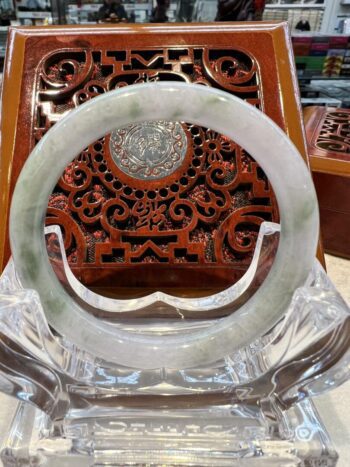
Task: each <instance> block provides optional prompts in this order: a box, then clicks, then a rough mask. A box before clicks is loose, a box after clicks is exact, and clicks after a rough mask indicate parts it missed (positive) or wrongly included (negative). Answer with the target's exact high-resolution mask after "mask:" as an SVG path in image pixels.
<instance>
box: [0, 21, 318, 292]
mask: <svg viewBox="0 0 350 467" xmlns="http://www.w3.org/2000/svg"><path fill="white" fill-rule="evenodd" d="M10 37H11V39H10V41H9V48H8V54H7V57H8V58H7V61H6V63H7V64H6V70H5V80H4V81H5V84H4V92H5V90H6V93H7V96H8V99H10V100H11V102H12V104H10V102H7V101H5V102H4V103H3V109H2V115H3V116H4V115H6V119H4V118H3V120H2V130H1V131H2V139H3V140H5V141H6V145H5V146H4V145H2V148H1V150H2V153H3V154H4V155H5V156H4V155H3V154H1V166H0V176H1V177H2V186H3V187H4V190H3V196H2V199H1V209H2V212H3V213H4V219H5V220H6V225H7V221H8V219H7V217H8V206H9V201H10V199H11V193H12V191H13V188H14V185H15V181H16V179H17V177H18V174H19V172H20V170H21V168H22V166H23V163H24V161H25V160H26V158H27V156H28V154H29V153H30V151H31V150H32V149H33V147H34V146H35V144H36V143H37V142H38V141H39V140H40V139H41V137H42V136H43V135H44V134H45V132H46V131H47V130H48V129H49V128H50V126H52V125H53V124H54V123H55V122H56V121H58V120H59V119H61V118H62V117H63V116H64V115H65V114H66V113H67V112H69V110H70V109H72V108H74V107H76V106H79V105H80V104H81V103H83V102H85V101H86V100H89V99H92V98H94V96H96V95H99V94H101V93H104V92H106V91H108V90H112V89H115V88H118V87H121V86H125V85H129V84H135V83H138V82H146V81H162V80H180V81H185V82H193V83H197V84H199V85H207V86H214V87H217V88H219V89H223V90H225V91H227V92H230V93H233V94H235V95H237V96H240V97H241V98H243V99H246V100H247V101H248V102H250V103H252V104H253V105H256V106H257V107H259V108H260V109H261V110H263V111H264V112H265V113H266V114H267V115H269V116H270V117H271V118H272V119H273V120H274V121H275V122H276V123H277V124H278V125H279V126H280V127H281V128H282V129H284V130H285V131H286V132H287V134H288V135H289V136H290V138H291V139H292V140H293V142H294V143H295V144H296V146H297V147H298V149H299V151H300V152H301V154H302V155H303V157H304V158H305V160H307V159H306V149H305V140H304V136H303V131H302V126H301V113H300V107H299V100H298V91H297V84H296V79H295V75H294V74H293V72H292V71H293V69H294V63H293V58H292V56H291V54H290V50H291V47H290V43H289V38H288V34H287V29H286V25H284V24H282V25H276V24H268V23H264V24H261V23H257V24H249V25H247V24H246V23H245V24H239V23H235V24H225V25H218V24H201V25H183V24H181V25H176V24H174V25H167V28H166V29H165V28H164V27H163V26H161V25H122V26H93V27H91V26H89V27H81V26H79V27H66V26H65V27H57V26H54V27H38V28H18V29H12V31H11V35H10ZM267 58H268V59H267ZM22 64H23V68H22ZM291 70H292V71H291ZM12 96H13V98H14V99H15V96H17V101H16V99H15V100H14V102H17V107H16V106H13V98H12ZM10 108H12V109H13V110H8V109H10ZM190 123H191V122H183V123H182V126H183V129H184V132H185V133H186V137H187V140H188V150H187V154H186V158H185V162H184V164H183V165H182V166H181V167H180V169H181V170H180V169H179V170H178V171H177V172H175V173H173V174H172V175H170V176H169V177H165V178H163V179H161V180H158V181H146V182H145V181H144V180H138V179H135V178H132V177H129V176H127V175H126V174H125V173H122V172H121V171H120V170H118V167H117V166H116V164H115V163H114V162H113V159H112V157H111V151H110V145H109V138H110V137H109V136H108V135H107V136H106V138H104V139H103V140H101V141H98V142H96V143H94V144H93V145H91V146H90V147H89V148H87V149H86V151H84V152H83V153H81V154H80V155H78V156H77V159H76V160H75V162H74V163H73V164H71V165H70V166H68V167H67V169H66V170H65V172H64V174H62V178H61V179H60V180H58V184H57V187H56V189H55V190H54V193H53V194H52V196H51V197H50V199H49V200H48V220H47V222H48V223H49V224H52V223H58V224H60V225H61V226H62V227H63V229H64V232H65V242H66V251H67V255H68V258H69V261H70V265H71V268H72V270H73V271H74V273H75V274H76V276H77V277H78V278H79V279H80V280H81V281H82V282H83V283H85V284H86V285H88V286H90V287H93V288H101V289H103V290H104V291H105V293H107V294H108V293H111V294H112V295H113V288H115V289H117V288H118V292H117V294H118V295H120V296H123V295H124V296H129V294H130V293H132V294H133V295H134V296H135V295H137V294H138V293H141V294H143V293H144V292H145V291H146V290H147V292H149V291H152V290H154V288H161V289H162V290H164V291H165V290H168V291H169V290H170V289H173V288H174V287H175V288H177V289H178V290H179V291H180V289H181V292H179V293H181V294H186V292H185V291H184V290H183V289H184V281H185V283H186V287H185V289H186V288H187V293H189V294H191V293H192V292H193V288H202V287H203V291H202V293H205V291H204V290H205V289H206V288H207V287H208V282H210V284H211V287H212V288H213V289H214V290H217V289H222V288H225V287H227V286H228V285H230V284H232V282H234V281H236V280H238V279H239V278H240V277H241V276H242V275H243V274H244V272H245V271H246V269H247V267H248V265H249V262H250V260H251V256H252V252H253V249H254V245H255V239H256V233H257V230H258V228H259V225H260V223H261V222H262V221H263V220H264V219H266V220H273V221H278V210H277V206H276V203H275V199H274V195H273V192H272V190H271V187H270V186H269V184H268V182H267V181H266V178H265V176H264V174H263V173H262V171H261V169H259V167H258V166H257V164H256V163H255V162H254V161H252V160H251V158H250V157H249V155H248V154H247V153H246V152H245V151H244V150H243V149H242V148H240V147H239V146H237V145H236V144H235V143H234V142H233V141H229V140H227V139H226V138H225V137H224V136H222V135H218V134H216V133H214V132H212V131H211V130H210V129H203V128H198V127H194V126H193V125H190ZM5 152H6V154H5ZM208 169H210V170H211V171H212V174H213V177H212V181H211V182H208V177H206V173H207V172H208ZM223 180H224V182H223ZM184 199H186V201H188V202H189V204H190V208H189V211H188V212H185V216H184V217H183V219H182V220H181V221H180V220H179V217H178V216H177V215H176V209H180V208H181V206H180V204H181V202H182V200H184ZM176 203H177V204H176ZM113 205H114V208H115V209H114V211H113V210H111V209H112V207H113ZM176 206H178V208H176ZM107 208H109V210H108V209H107ZM116 210H117V211H118V210H119V212H120V210H124V211H123V212H124V213H125V215H124V218H123V219H122V220H120V218H118V216H115V215H114V214H113V213H115V212H116ZM191 211H192V212H193V213H194V216H193V217H194V218H195V219H196V222H195V223H190V222H189V218H190V217H191ZM190 224H191V225H190ZM229 231H232V232H233V235H231V236H230V238H229V236H228V232H229ZM216 232H220V234H216ZM213 233H214V234H213ZM1 235H2V237H0V255H1V257H0V260H1V261H2V267H3V266H4V265H5V264H6V261H7V259H8V257H9V254H10V250H9V244H8V235H7V228H5V229H2V232H1ZM216 239H218V240H216ZM55 248H56V247H55V244H54V243H52V244H51V245H50V251H51V253H52V257H53V258H54V257H55ZM321 257H322V255H321ZM140 270H142V276H141V277H142V281H140V276H139V274H138V273H136V274H135V272H136V271H140ZM170 272H171V274H170ZM121 273H122V274H121ZM203 277H206V281H205V283H204V281H203ZM116 284H118V285H116ZM106 288H107V289H108V290H106ZM130 288H131V290H134V292H130ZM198 293H199V294H201V292H198Z"/></svg>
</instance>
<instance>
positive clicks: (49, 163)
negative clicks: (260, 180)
mask: <svg viewBox="0 0 350 467" xmlns="http://www.w3.org/2000/svg"><path fill="white" fill-rule="evenodd" d="M156 120H167V121H186V122H189V123H194V124H197V125H201V126H204V127H209V128H211V129H213V130H214V131H217V132H219V133H222V134H224V135H226V136H228V137H230V138H232V139H233V140H235V141H236V142H237V143H238V144H239V145H240V146H243V147H244V148H245V149H246V150H247V151H248V152H249V153H250V154H251V155H252V156H253V157H254V158H255V159H256V160H257V161H258V162H259V163H260V165H261V167H262V168H263V169H264V171H265V173H266V175H267V176H268V178H269V180H270V182H271V184H272V186H273V188H274V191H275V194H276V197H277V201H278V205H279V209H280V212H281V237H280V243H279V248H278V251H277V254H276V258H275V261H274V264H273V267H272V269H271V271H270V273H269V275H268V277H267V278H266V280H265V281H264V283H263V285H262V286H261V287H260V289H259V290H258V291H257V292H256V294H255V295H254V296H253V297H252V298H251V299H250V300H248V301H247V303H245V304H244V305H243V306H242V307H241V308H240V309H239V310H237V311H235V313H233V314H232V315H230V316H228V317H226V318H224V319H222V320H220V321H219V322H218V323H215V325H213V326H211V327H209V328H206V329H201V330H197V331H193V332H191V333H186V334H184V335H173V336H161V335H159V336H154V335H153V336H149V335H146V334H144V335H142V334H139V333H137V334H135V333H131V332H125V331H124V332H123V331H121V330H118V329H115V328H113V326H112V325H110V324H108V323H106V322H103V321H102V320H99V319H98V318H95V317H93V316H91V315H90V314H88V313H87V312H86V311H85V310H84V309H83V308H82V307H81V306H80V305H79V304H78V303H76V302H74V301H73V300H72V299H71V297H70V296H69V295H68V294H67V293H66V292H65V291H64V289H63V287H62V286H61V284H60V283H59V281H58V279H57V277H56V276H55V274H54V272H53V270H52V268H51V266H50V263H49V260H48V256H47V251H46V246H45V243H44V217H45V213H46V208H47V200H48V197H49V195H50V193H51V192H52V190H53V188H54V186H55V184H56V182H57V180H58V178H59V177H60V175H61V174H62V172H63V170H64V168H65V166H66V165H67V164H68V163H69V162H70V161H71V160H72V159H73V158H74V157H75V156H76V155H77V154H78V153H79V152H80V151H81V150H82V149H83V148H85V147H86V146H88V145H89V144H91V143H92V142H93V141H95V140H97V139H98V138H101V137H102V136H104V135H105V134H107V133H110V132H111V131H113V130H114V129H115V128H118V127H122V126H126V125H128V124H130V123H133V122H134V123H136V122H143V121H156ZM317 238H318V210H317V201H316V195H315V191H314V188H313V184H312V181H311V176H310V174H309V172H308V170H307V168H306V165H305V163H304V161H303V160H302V158H301V156H300V154H299V153H298V151H297V150H296V148H295V147H294V146H293V144H292V143H291V142H290V140H289V139H288V138H287V137H286V135H285V134H284V133H283V132H282V131H281V130H280V128H278V127H277V126H276V125H275V124H274V123H273V122H272V121H271V120H270V119H269V118H267V117H266V116H265V115H263V114H262V113H261V112H260V111H258V110H257V109H256V108H254V107H253V106H251V105H249V104H247V103H245V102H244V101H242V100H241V99H238V98H236V97H234V96H231V95H229V94H227V93H224V92H222V91H218V90H215V89H212V88H207V87H204V86H198V85H190V84H183V83H181V84H180V83H173V82H169V83H167V82H163V83H152V84H142V85H141V84H138V85H135V86H129V87H126V88H123V89H119V90H116V91H112V92H110V93H106V94H104V95H102V96H100V97H96V98H95V99H93V100H92V101H90V102H87V103H86V104H84V105H82V106H80V107H79V108H77V109H76V110H74V111H72V112H71V113H70V114H69V115H68V116H67V117H65V118H64V119H62V120H61V121H60V122H58V123H56V125H55V126H54V127H53V128H52V129H51V130H50V131H49V132H48V133H47V134H46V135H45V136H44V138H43V139H42V140H41V141H40V142H39V144H38V145H37V146H36V147H35V149H34V151H33V152H32V154H31V155H30V157H29V158H28V160H27V162H26V164H25V166H24V168H23V170H22V172H21V174H20V177H19V179H18V182H17V185H16V188H15V192H14V195H13V199H12V205H11V214H10V239H11V247H12V254H13V258H14V262H15V265H16V268H17V271H18V274H19V277H20V279H21V282H22V284H23V286H24V287H26V288H33V289H36V290H37V291H38V293H39V295H40V298H41V301H42V304H43V308H44V310H45V313H46V315H47V318H48V321H49V323H50V324H51V325H52V327H53V328H54V329H55V330H56V331H58V332H59V333H60V334H62V335H63V336H65V337H67V338H68V339H69V340H71V341H72V342H75V343H76V344H77V345H78V346H80V347H81V348H83V349H86V350H87V351H89V352H91V353H92V354H94V355H96V356H98V357H100V358H104V359H106V360H108V361H111V362H115V363H118V364H121V365H125V366H129V367H134V368H144V369H147V368H159V367H168V368H189V367H194V366H197V365H201V364H208V363H211V362H214V361H216V360H218V359H220V358H222V357H223V356H225V355H227V354H230V353H232V352H233V351H235V350H237V349H238V348H239V347H241V346H244V345H247V344H249V343H250V342H251V341H253V340H254V339H255V338H257V337H258V336H260V335H261V334H263V333H264V332H266V331H268V330H269V329H270V328H271V327H272V326H273V325H274V324H275V323H276V322H277V321H278V320H279V319H280V318H281V316H282V315H283V313H284V311H285V310H286V308H287V306H288V304H289V302H290V300H291V298H292V294H293V292H294V290H295V289H296V288H297V287H299V286H300V285H302V284H303V283H304V281H305V279H306V277H307V275H308V273H309V271H310V270H311V266H312V262H313V259H314V255H315V251H316V245H317Z"/></svg>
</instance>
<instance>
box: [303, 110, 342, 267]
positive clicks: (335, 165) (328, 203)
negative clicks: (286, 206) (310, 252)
mask: <svg viewBox="0 0 350 467" xmlns="http://www.w3.org/2000/svg"><path fill="white" fill-rule="evenodd" d="M304 118H305V130H306V136H307V144H308V152H309V156H310V165H311V168H312V171H313V178H314V182H315V187H316V190H317V196H318V201H319V205H320V215H321V232H322V237H323V245H324V248H325V251H326V252H328V253H331V254H335V255H338V256H343V257H346V258H350V203H349V200H350V110H349V109H338V108H329V107H328V108H327V107H307V108H306V109H305V111H304Z"/></svg>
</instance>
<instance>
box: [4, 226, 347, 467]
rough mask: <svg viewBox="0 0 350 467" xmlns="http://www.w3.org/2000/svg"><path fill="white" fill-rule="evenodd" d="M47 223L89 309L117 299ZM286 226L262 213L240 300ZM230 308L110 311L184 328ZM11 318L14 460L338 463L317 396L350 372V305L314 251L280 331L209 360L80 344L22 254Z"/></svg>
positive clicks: (128, 323)
mask: <svg viewBox="0 0 350 467" xmlns="http://www.w3.org/2000/svg"><path fill="white" fill-rule="evenodd" d="M46 235H50V236H52V235H56V237H57V242H58V245H59V247H58V251H60V254H61V257H60V256H59V255H56V257H55V259H54V261H53V262H54V264H55V269H56V271H57V273H58V276H59V277H60V280H61V282H62V283H63V284H64V285H65V287H66V289H67V290H69V293H70V294H71V295H72V296H74V297H80V300H82V301H84V302H88V303H89V305H88V306H87V309H89V307H90V308H94V307H95V308H96V309H97V308H98V309H105V308H108V306H109V300H110V299H107V298H103V297H99V298H98V300H97V298H96V297H97V296H96V295H94V294H93V293H92V292H89V291H88V290H87V289H85V288H83V287H82V286H81V285H80V284H79V283H77V282H76V280H75V279H74V277H73V276H72V273H71V272H70V270H69V267H68V264H67V260H66V257H65V251H64V249H63V243H62V236H61V233H60V230H59V228H58V227H49V228H46ZM278 236H279V226H278V225H277V224H272V223H268V222H265V223H263V224H262V226H261V229H260V233H259V237H258V241H257V246H256V250H255V254H254V257H253V260H252V263H251V265H250V268H249V270H248V272H247V273H246V275H245V276H243V278H242V279H241V280H240V281H239V282H238V283H237V284H236V286H235V288H234V289H233V291H231V293H232V294H233V295H234V296H231V299H232V298H233V300H232V301H234V299H236V300H237V301H239V300H240V297H242V296H244V297H245V298H246V297H248V296H250V295H251V294H253V293H254V290H255V289H256V287H258V286H259V284H260V283H261V281H262V280H263V278H264V277H265V276H266V273H267V271H268V270H269V268H270V266H271V263H272V261H273V258H274V254H275V250H276V245H277V243H278ZM51 241H52V237H51ZM160 298H162V297H161V296H160ZM140 300H141V301H142V300H143V299H140ZM160 301H161V300H160ZM175 302H176V301H175ZM140 306H141V307H142V303H141V304H140ZM168 306H169V307H170V308H171V306H172V304H171V303H170V304H168ZM173 308H174V309H176V303H174V304H173ZM175 315H176V313H175ZM177 316H178V315H177ZM101 319H105V320H107V318H101ZM220 319H222V318H220V317H219V318H218V317H215V318H210V317H209V318H203V317H199V318H198V319H193V318H192V319H186V318H184V319H181V317H179V316H178V318H176V317H175V318H174V317H173V318H169V319H165V318H163V319H154V318H153V319H152V316H150V318H149V319H146V318H139V317H135V316H133V315H132V312H131V313H130V314H127V315H126V316H125V317H124V319H118V318H117V317H116V318H114V319H109V322H110V325H111V326H117V327H119V328H121V329H127V330H134V331H135V332H137V330H140V329H142V332H147V333H148V334H152V333H153V334H158V333H160V332H161V333H162V334H167V333H168V334H172V333H185V332H186V331H187V330H189V329H199V328H201V327H206V326H209V325H211V324H213V322H214V321H218V320H220ZM0 332H1V345H0V352H1V356H0V391H1V392H3V393H6V394H8V395H11V396H14V397H16V398H17V399H18V401H19V403H18V407H17V411H16V414H15V416H14V419H13V422H12V425H11V429H10V432H9V433H8V436H7V438H6V439H5V442H4V445H3V447H2V450H1V459H2V462H3V463H4V465H5V467H7V466H25V465H28V466H29V465H30V466H34V465H35V466H50V467H54V466H60V467H61V466H107V465H108V466H111V465H113V466H114V465H115V466H117V465H120V466H125V465H167V466H172V465H186V466H189V465H194V466H214V465H215V466H225V465H240V466H243V465H244V466H274V465H276V466H277V465H278V466H282V465H283V466H300V465H305V466H321V465H322V466H332V465H335V464H336V460H337V454H336V452H335V450H334V448H333V446H332V443H331V441H330V439H329V437H328V434H327V432H326V430H325V428H324V426H323V424H322V421H321V420H320V418H319V416H318V414H317V412H316V410H315V407H314V405H313V402H312V397H313V396H316V395H317V394H321V393H324V392H326V391H327V390H329V389H333V388H335V387H337V386H339V385H340V384H341V383H343V382H344V381H346V380H347V379H349V373H350V352H349V341H350V318H349V309H348V307H347V305H346V304H345V302H344V301H343V300H342V298H341V297H340V295H339V294H338V293H337V291H336V290H335V288H334V286H333V285H332V283H331V282H330V280H329V279H328V277H327V275H326V273H325V272H324V270H323V269H322V267H321V266H320V264H319V263H318V262H317V261H316V260H315V264H314V267H313V270H312V273H311V274H310V276H309V277H308V279H307V281H306V282H305V284H304V285H303V287H300V288H298V289H297V290H296V291H295V293H294V296H293V300H292V302H291V304H290V306H289V308H288V309H286V310H285V315H284V317H283V319H282V320H281V321H280V322H279V323H278V324H277V325H275V326H274V328H273V329H271V330H270V332H268V333H267V334H265V335H263V336H261V338H259V339H258V340H256V341H255V342H252V343H251V345H249V346H248V347H245V348H242V349H240V350H239V351H237V352H236V353H234V354H232V355H227V356H226V357H225V358H224V359H222V360H220V361H218V362H216V364H215V365H210V366H208V367H206V366H202V367H198V368H192V369H186V370H171V369H164V368H160V369H157V370H137V369H133V368H127V367H122V366H118V365H116V364H112V363H109V362H108V361H103V360H101V359H98V358H96V357H95V356H94V355H91V354H89V353H87V352H85V351H83V350H81V349H79V348H77V346H76V345H75V344H74V342H69V341H68V340H67V339H65V338H63V337H62V336H59V335H57V334H56V333H55V332H54V331H52V330H51V329H50V327H49V325H48V323H47V320H46V317H45V314H44V312H43V309H42V307H41V304H40V299H39V296H38V294H37V293H36V292H35V291H34V290H26V289H23V288H22V287H21V284H20V282H19V280H18V278H17V276H16V271H15V268H14V265H13V263H12V261H10V262H9V264H8V266H7V268H6V270H5V271H4V273H3V275H2V277H1V279H0Z"/></svg>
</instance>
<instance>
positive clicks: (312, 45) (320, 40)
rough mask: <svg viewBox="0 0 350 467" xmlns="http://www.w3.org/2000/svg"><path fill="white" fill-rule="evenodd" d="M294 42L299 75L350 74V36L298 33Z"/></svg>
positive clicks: (293, 39) (325, 75)
mask: <svg viewBox="0 0 350 467" xmlns="http://www.w3.org/2000/svg"><path fill="white" fill-rule="evenodd" d="M292 42H293V49H294V55H295V62H296V66H297V71H298V75H299V76H302V77H312V76H324V77H327V76H330V77H332V76H350V37H349V36H322V35H320V34H316V35H311V34H308V35H296V36H294V37H293V38H292Z"/></svg>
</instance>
